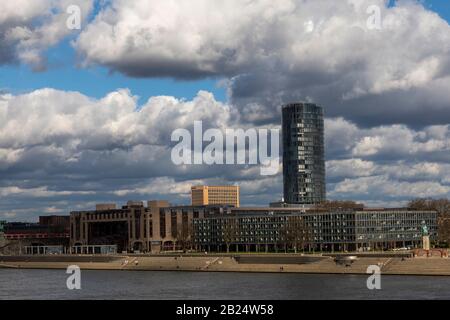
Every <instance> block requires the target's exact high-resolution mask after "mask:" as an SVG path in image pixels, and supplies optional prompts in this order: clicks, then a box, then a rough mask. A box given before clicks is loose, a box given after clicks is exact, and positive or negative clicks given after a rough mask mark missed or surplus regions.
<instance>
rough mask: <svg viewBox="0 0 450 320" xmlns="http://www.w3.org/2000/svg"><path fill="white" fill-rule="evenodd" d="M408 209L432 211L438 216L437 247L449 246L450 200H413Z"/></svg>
mask: <svg viewBox="0 0 450 320" xmlns="http://www.w3.org/2000/svg"><path fill="white" fill-rule="evenodd" d="M408 208H410V209H417V210H434V211H436V212H437V214H438V220H437V224H438V242H439V245H445V246H449V244H450V200H449V199H431V198H429V199H414V200H411V201H410V202H409V204H408Z"/></svg>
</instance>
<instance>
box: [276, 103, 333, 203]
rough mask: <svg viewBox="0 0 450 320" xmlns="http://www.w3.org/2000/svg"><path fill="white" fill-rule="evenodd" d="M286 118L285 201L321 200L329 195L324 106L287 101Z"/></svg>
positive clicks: (315, 201)
mask: <svg viewBox="0 0 450 320" xmlns="http://www.w3.org/2000/svg"><path fill="white" fill-rule="evenodd" d="M282 118H283V124H282V131H283V189H284V201H285V202H286V203H289V204H305V205H311V204H316V203H320V202H322V201H324V200H325V197H326V195H325V160H324V128H323V109H322V107H319V106H318V105H316V104H312V103H292V104H287V105H285V106H283V109H282Z"/></svg>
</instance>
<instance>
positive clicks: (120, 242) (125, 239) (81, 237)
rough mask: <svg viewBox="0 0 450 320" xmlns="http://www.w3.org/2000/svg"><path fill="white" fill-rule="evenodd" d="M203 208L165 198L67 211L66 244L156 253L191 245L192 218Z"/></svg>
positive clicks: (182, 248) (198, 215)
mask: <svg viewBox="0 0 450 320" xmlns="http://www.w3.org/2000/svg"><path fill="white" fill-rule="evenodd" d="M204 210H205V209H204V208H201V207H193V206H185V207H183V206H179V207H173V206H170V205H169V203H168V202H167V201H148V202H147V206H145V205H144V203H143V202H139V201H138V202H136V201H129V202H128V203H127V205H126V206H123V207H122V208H120V209H117V208H115V205H99V206H97V207H96V210H93V211H76V212H71V214H70V245H71V246H100V245H116V246H117V249H118V252H119V253H120V252H123V251H128V252H160V251H163V250H186V249H189V248H190V247H192V221H193V219H194V218H196V219H197V218H203V217H204Z"/></svg>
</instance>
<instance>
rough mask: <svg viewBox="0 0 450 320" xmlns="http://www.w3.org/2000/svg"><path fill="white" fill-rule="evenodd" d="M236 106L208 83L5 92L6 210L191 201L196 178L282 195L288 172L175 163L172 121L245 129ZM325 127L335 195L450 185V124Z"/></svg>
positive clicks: (372, 198) (248, 194)
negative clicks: (169, 90)
mask: <svg viewBox="0 0 450 320" xmlns="http://www.w3.org/2000/svg"><path fill="white" fill-rule="evenodd" d="M234 112H235V109H234V107H233V106H231V105H228V104H226V103H222V102H218V101H217V100H216V99H215V98H214V96H213V95H212V94H211V93H209V92H206V91H200V92H199V93H198V94H197V96H195V97H194V98H193V99H192V100H183V99H177V98H174V97H169V96H159V97H151V98H150V99H148V100H147V101H144V102H143V103H139V99H138V97H136V96H134V95H133V94H132V92H131V91H130V90H127V89H119V90H116V91H114V92H111V93H108V94H107V95H106V96H105V97H103V98H100V99H94V98H91V97H88V96H85V95H83V94H81V93H79V92H70V91H59V90H54V89H41V90H36V91H32V92H30V93H26V94H19V95H13V94H3V95H1V96H0V177H1V179H0V197H1V198H2V204H1V205H0V212H1V214H3V215H5V214H11V213H13V212H16V213H19V212H27V211H26V210H27V209H29V208H30V206H31V207H35V208H36V210H37V212H36V214H39V213H43V212H44V213H45V212H50V211H51V212H59V213H65V212H67V211H68V210H76V209H88V208H92V207H93V204H94V203H95V202H111V201H112V202H119V203H120V202H125V201H126V200H129V199H137V200H148V199H152V198H163V199H168V200H170V201H172V202H173V203H179V204H187V203H189V188H190V186H191V185H194V184H211V185H215V184H224V183H225V184H239V185H240V186H241V190H242V197H241V199H242V202H243V203H244V204H246V205H267V203H268V202H271V201H276V200H279V199H280V198H281V197H282V176H281V174H278V175H276V176H272V177H263V176H261V175H260V171H259V167H257V166H248V165H233V166H227V165H222V166H221V165H218V166H208V165H195V166H188V165H185V166H176V165H174V164H173V163H172V161H171V146H172V145H173V143H172V144H171V141H170V136H171V133H172V131H173V130H174V129H178V128H186V129H188V130H189V131H192V130H193V122H194V121H197V120H202V121H203V123H204V128H218V129H222V130H224V129H226V128H238V127H240V126H241V125H242V123H240V122H239V121H238V120H239V119H237V118H236V117H234V116H233V114H234ZM325 132H326V150H327V177H328V190H329V191H330V192H329V196H330V198H337V199H340V198H346V199H355V200H358V201H362V202H366V203H375V202H376V201H380V200H379V199H388V200H389V201H390V203H392V204H394V203H398V202H399V201H405V199H409V198H414V197H417V196H428V195H433V196H436V195H445V194H447V193H448V192H449V191H448V188H449V187H450V186H449V185H450V176H449V172H450V167H449V165H448V163H449V159H448V155H449V152H448V151H449V149H448V147H449V146H448V141H449V128H448V126H429V127H425V128H423V129H420V130H418V129H417V130H416V129H412V128H409V127H407V126H404V125H392V126H379V127H373V128H370V129H366V128H363V127H360V126H358V125H357V124H355V123H353V122H351V121H348V120H346V119H343V118H328V119H326V121H325ZM371 141H376V143H373V144H372V143H371ZM368 150H369V151H370V152H369V151H368ZM280 172H281V171H280ZM24 200H26V201H24ZM18 210H19V211H18ZM20 210H22V211H20ZM48 210H50V211H48ZM58 210H59V211H58ZM24 214H25V213H24Z"/></svg>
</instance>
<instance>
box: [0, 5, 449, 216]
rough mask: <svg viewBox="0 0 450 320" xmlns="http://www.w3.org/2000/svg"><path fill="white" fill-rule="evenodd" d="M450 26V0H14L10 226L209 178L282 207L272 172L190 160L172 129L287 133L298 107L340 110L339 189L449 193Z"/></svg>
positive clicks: (329, 141) (154, 195)
mask: <svg viewBox="0 0 450 320" xmlns="http://www.w3.org/2000/svg"><path fill="white" fill-rule="evenodd" d="M73 5H76V6H77V7H78V8H79V9H80V12H81V29H79V30H77V29H75V30H73V29H71V28H68V26H67V21H68V19H71V18H73V16H71V15H70V14H69V13H67V8H69V7H70V6H73ZM374 8H378V9H379V12H380V20H379V21H380V25H379V26H378V28H373V22H374V21H376V19H375V20H374V19H373V18H374V17H375V16H374V12H375V11H373V10H374ZM70 21H72V22H73V20H70ZM368 21H369V22H370V23H369V24H368ZM449 21H450V3H449V2H448V1H447V0H445V1H443V0H429V1H428V0H427V1H415V0H414V1H413V0H404V1H385V0H341V1H335V0H277V1H272V0H226V1H210V0H189V1H183V0H165V1H161V0H15V1H2V3H1V4H0V219H7V220H28V221H32V220H34V219H36V217H37V216H39V215H46V214H66V213H68V212H69V211H70V210H80V209H89V208H92V207H93V206H94V204H95V203H97V202H117V203H123V202H125V201H126V200H129V199H133V200H149V199H167V200H170V201H171V202H172V203H174V204H184V203H186V204H187V203H189V190H190V186H191V185H192V184H203V183H204V184H235V183H237V184H239V185H240V186H241V190H242V203H243V204H244V205H265V204H267V203H268V202H271V201H276V200H279V199H280V198H281V196H282V185H281V183H282V177H281V176H280V175H276V176H269V177H267V176H266V177H265V176H261V175H260V170H259V167H257V166H245V165H239V166H238V165H235V166H227V165H223V166H220V165H216V166H206V165H200V166H175V165H173V164H172V162H171V158H170V152H171V148H172V147H173V143H171V141H170V136H171V133H172V131H173V130H175V129H177V128H186V129H189V130H192V127H193V122H194V121H196V120H202V121H203V123H204V127H207V128H219V129H225V128H277V127H279V126H280V121H281V120H280V105H281V104H283V103H286V102H291V101H297V100H302V101H314V102H316V103H318V104H320V105H322V106H323V107H324V109H325V114H326V120H325V128H326V158H327V191H328V197H329V198H330V199H353V200H358V201H361V202H364V203H366V204H367V205H370V206H399V205H403V204H404V203H405V202H406V201H408V200H409V199H411V198H415V197H449V196H450V126H449V123H450V25H449Z"/></svg>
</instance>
